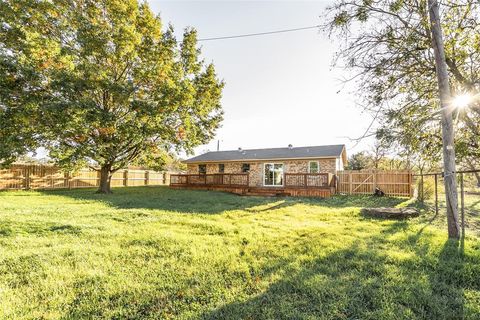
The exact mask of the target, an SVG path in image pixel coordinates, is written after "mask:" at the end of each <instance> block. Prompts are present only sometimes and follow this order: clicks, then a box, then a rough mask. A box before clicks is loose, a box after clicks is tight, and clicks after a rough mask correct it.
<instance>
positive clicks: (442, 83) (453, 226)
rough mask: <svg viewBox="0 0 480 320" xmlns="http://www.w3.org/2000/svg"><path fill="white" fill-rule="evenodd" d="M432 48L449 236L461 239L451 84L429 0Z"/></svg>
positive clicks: (436, 11) (433, 4) (437, 17)
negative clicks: (439, 108)
mask: <svg viewBox="0 0 480 320" xmlns="http://www.w3.org/2000/svg"><path fill="white" fill-rule="evenodd" d="M428 12H429V16H430V28H431V31H432V45H433V52H434V55H435V65H436V70H437V80H438V89H439V94H440V107H441V113H442V140H443V172H444V184H445V198H446V204H447V221H448V237H449V238H456V239H458V238H460V224H459V217H458V197H457V182H456V177H455V148H454V131H453V119H452V113H453V107H452V104H451V94H450V84H449V80H448V72H447V64H446V61H445V48H444V45H443V36H442V26H441V24H440V13H439V7H438V2H437V0H428Z"/></svg>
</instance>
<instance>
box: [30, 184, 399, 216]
mask: <svg viewBox="0 0 480 320" xmlns="http://www.w3.org/2000/svg"><path fill="white" fill-rule="evenodd" d="M39 193H41V194H44V195H57V196H65V197H69V198H73V199H76V200H81V201H98V202H103V203H105V204H107V205H109V206H112V207H115V208H119V209H154V210H168V211H175V212H181V213H200V214H219V213H224V212H226V211H232V210H246V211H249V212H252V213H258V212H261V211H268V210H275V209H280V208H285V207H288V206H292V205H295V204H298V203H303V204H308V205H312V206H321V207H325V208H345V207H359V208H363V207H379V206H396V205H399V204H401V203H404V202H405V201H406V199H404V198H391V197H374V196H334V197H331V198H328V199H320V198H294V197H287V198H271V197H242V196H238V195H235V194H230V193H226V192H216V191H204V190H176V189H170V188H169V187H166V186H161V187H128V188H114V189H113V194H109V195H104V194H97V193H95V192H94V190H92V189H75V190H44V191H39ZM279 201H282V203H281V204H278V202H279ZM262 206H265V207H263V208H261V209H257V207H262Z"/></svg>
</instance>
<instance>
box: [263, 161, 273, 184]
mask: <svg viewBox="0 0 480 320" xmlns="http://www.w3.org/2000/svg"><path fill="white" fill-rule="evenodd" d="M264 167H265V169H264V173H263V176H264V179H265V180H264V184H265V185H266V186H272V185H273V164H271V163H265V166H264Z"/></svg>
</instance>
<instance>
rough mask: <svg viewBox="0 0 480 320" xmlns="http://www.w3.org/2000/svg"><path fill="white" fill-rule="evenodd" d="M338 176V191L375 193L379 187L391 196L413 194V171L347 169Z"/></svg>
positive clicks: (408, 195) (339, 172)
mask: <svg viewBox="0 0 480 320" xmlns="http://www.w3.org/2000/svg"><path fill="white" fill-rule="evenodd" d="M337 177H338V180H337V192H338V193H345V194H373V193H374V192H375V188H376V187H378V188H379V189H380V190H382V191H383V192H385V194H386V195H389V196H399V197H411V196H413V176H412V172H411V171H377V170H345V171H338V172H337Z"/></svg>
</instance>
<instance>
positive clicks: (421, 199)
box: [420, 173, 424, 203]
mask: <svg viewBox="0 0 480 320" xmlns="http://www.w3.org/2000/svg"><path fill="white" fill-rule="evenodd" d="M420 190H421V196H420V201H421V202H422V203H423V200H424V198H423V196H424V194H423V173H421V176H420Z"/></svg>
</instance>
